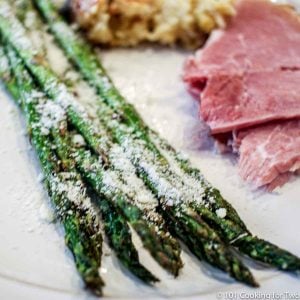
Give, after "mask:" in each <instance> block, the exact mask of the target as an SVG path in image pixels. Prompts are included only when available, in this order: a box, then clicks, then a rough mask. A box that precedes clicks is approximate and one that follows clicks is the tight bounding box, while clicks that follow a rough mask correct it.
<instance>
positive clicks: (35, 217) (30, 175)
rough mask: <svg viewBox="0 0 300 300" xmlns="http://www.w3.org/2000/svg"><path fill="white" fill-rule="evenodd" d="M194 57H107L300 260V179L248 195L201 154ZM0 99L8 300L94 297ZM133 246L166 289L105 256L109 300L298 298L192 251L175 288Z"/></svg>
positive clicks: (254, 219)
mask: <svg viewBox="0 0 300 300" xmlns="http://www.w3.org/2000/svg"><path fill="white" fill-rule="evenodd" d="M296 2H297V3H299V1H296ZM188 55H190V53H185V52H181V51H178V50H170V49H160V48H155V49H154V48H151V49H149V48H139V49H130V50H126V49H119V50H110V51H106V52H103V53H102V54H101V56H102V58H103V61H104V65H105V66H106V68H107V69H108V72H109V73H110V74H111V76H112V78H113V80H114V81H115V83H116V85H117V86H118V87H119V88H120V90H121V91H122V93H123V94H124V95H125V96H126V97H127V98H128V99H129V100H130V101H131V102H132V103H134V104H135V106H136V107H137V109H138V110H139V111H140V113H141V114H142V116H143V117H144V119H145V120H146V122H147V123H148V124H149V125H150V126H151V127H152V128H154V129H156V130H158V131H159V132H160V133H161V135H162V136H164V137H166V138H167V139H168V140H169V141H170V143H172V144H173V145H174V146H176V148H178V149H181V150H183V151H184V152H185V153H187V154H188V155H189V156H190V158H191V160H192V161H193V163H194V165H196V166H198V167H200V168H201V170H202V171H203V173H204V174H205V176H206V177H207V179H208V180H209V181H211V183H212V184H213V185H215V186H216V187H218V188H219V189H220V190H221V192H222V193H223V195H224V196H225V197H226V198H227V199H229V201H230V202H231V203H232V204H233V205H234V207H235V208H236V209H237V210H238V212H239V213H240V215H241V217H242V218H243V219H244V220H245V222H246V224H248V226H249V228H250V230H251V231H253V232H254V233H255V234H257V235H259V236H260V237H262V238H266V239H268V240H270V241H272V242H274V243H276V244H278V245H280V246H282V247H284V248H286V249H288V250H290V251H292V252H293V253H295V254H298V255H300V239H299V238H298V232H299V228H300V218H299V213H300V201H299V194H300V178H299V177H298V178H295V179H294V180H293V181H292V182H290V183H288V184H286V185H285V186H284V187H283V188H282V189H280V190H278V191H276V192H274V193H272V194H270V193H264V192H261V191H251V189H250V188H249V186H247V185H246V184H244V183H243V182H242V181H241V180H240V178H239V176H238V174H237V168H236V165H235V159H234V157H224V156H220V155H218V154H215V153H213V152H212V151H211V150H204V149H200V148H201V147H200V145H201V131H202V129H203V128H202V126H201V124H200V123H199V120H198V117H197V110H198V108H197V104H196V103H195V101H194V100H193V99H192V98H191V97H190V96H189V95H188V93H187V92H186V91H185V88H184V86H183V84H182V82H181V79H180V74H181V68H182V64H183V62H184V59H185V58H186V57H187V56H188ZM0 99H1V100H0V101H1V110H0V166H1V167H0V241H1V242H0V245H1V246H0V293H1V298H2V299H20V298H21V297H22V299H31V300H35V299H88V298H90V297H91V298H92V296H89V295H88V294H87V293H85V292H84V291H83V289H82V283H81V281H80V279H79V278H78V276H77V273H76V270H75V268H74V266H73V260H72V257H71V255H70V254H69V252H68V251H67V250H66V247H65V245H64V241H63V238H62V232H61V229H60V226H59V225H55V224H53V222H52V216H51V208H50V205H49V201H48V199H47V196H46V195H45V194H44V192H43V189H42V185H41V183H40V175H39V174H40V170H39V167H38V164H37V162H36V160H35V155H34V152H33V151H32V150H31V149H30V144H29V143H28V141H27V137H26V135H25V130H24V122H23V120H22V118H21V116H20V113H19V111H18V109H17V107H16V106H15V105H14V103H13V101H12V100H11V99H10V98H9V97H8V96H7V95H6V94H5V92H4V91H1V93H0ZM135 243H136V245H137V247H138V248H139V252H140V256H141V260H142V262H143V263H144V264H145V265H146V266H147V267H148V268H149V269H151V270H152V271H153V272H155V273H156V274H158V276H159V278H161V282H160V283H159V284H157V285H156V286H155V287H154V288H150V287H147V286H144V285H143V284H141V283H140V282H138V281H136V280H135V279H134V278H132V277H131V276H130V274H128V273H127V272H126V271H124V269H123V268H122V267H121V266H120V265H119V263H118V262H117V260H116V258H115V257H114V255H113V254H112V253H111V252H110V251H109V249H108V248H107V247H105V249H104V250H105V255H104V258H103V266H102V268H101V272H102V276H103V278H104V280H105V281H106V283H107V285H106V288H105V290H104V293H105V295H106V296H107V297H109V298H128V299H133V298H137V299H139V298H140V297H141V296H143V297H145V298H157V299H158V298H164V297H169V298H173V297H174V298H188V297H189V298H191V299H236V298H234V297H235V296H236V295H239V296H240V298H242V299H251V298H250V297H251V296H254V295H255V293H257V295H258V294H259V293H261V294H263V293H276V295H275V297H276V296H278V297H280V298H278V297H277V298H275V297H273V298H274V299H291V297H292V296H293V295H296V296H297V297H298V298H297V297H296V298H294V299H300V288H299V286H300V284H299V278H296V277H294V276H291V275H287V274H283V273H279V272H276V271H273V270H266V269H262V268H258V267H254V266H253V268H252V270H253V273H254V275H255V276H256V277H257V280H258V282H259V283H260V284H261V288H259V289H256V290H253V289H250V288H246V287H244V286H242V285H240V284H237V283H235V282H232V281H231V280H229V279H228V278H227V277H224V276H223V275H222V274H220V273H218V272H215V271H212V270H211V269H210V268H209V267H207V266H205V265H204V264H201V263H199V262H198V261H197V260H196V259H195V258H194V257H192V255H190V253H188V251H186V249H185V250H184V253H183V260H184V263H185V266H184V268H183V270H182V272H181V274H180V275H179V277H178V278H177V279H173V278H172V277H171V276H169V275H168V274H166V273H165V272H164V271H163V270H162V269H160V268H159V267H158V265H157V264H156V263H155V262H154V261H153V260H152V258H151V257H150V256H149V254H148V253H147V252H146V251H144V250H143V248H142V246H141V243H140V241H139V240H138V238H135ZM249 263H250V262H249ZM250 266H252V265H250ZM214 277H216V278H214ZM229 292H236V293H237V294H230V293H229ZM288 293H291V294H288ZM258 296H259V295H258ZM256 299H258V298H256Z"/></svg>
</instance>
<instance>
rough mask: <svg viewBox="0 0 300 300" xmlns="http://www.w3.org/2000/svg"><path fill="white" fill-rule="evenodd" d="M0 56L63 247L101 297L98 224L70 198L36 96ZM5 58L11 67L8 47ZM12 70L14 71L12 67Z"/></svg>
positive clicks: (70, 180) (72, 181) (72, 182)
mask: <svg viewBox="0 0 300 300" xmlns="http://www.w3.org/2000/svg"><path fill="white" fill-rule="evenodd" d="M0 52H1V53H0V57H1V63H0V65H1V78H2V79H3V80H4V82H5V84H6V86H7V87H8V89H9V91H11V93H12V95H13V97H14V99H15V100H16V102H17V103H18V104H19V105H20V107H21V108H22V110H23V112H24V114H25V116H26V120H27V126H28V132H29V134H30V137H31V141H32V143H33V145H34V147H35V150H36V152H37V154H38V158H39V161H40V163H41V167H42V170H43V173H44V175H45V186H46V188H47V191H48V194H49V196H50V198H51V200H52V204H53V206H54V209H55V211H56V214H57V216H58V218H59V219H60V221H61V223H62V225H63V226H64V229H65V241H66V244H67V246H68V248H69V249H70V251H71V252H72V254H73V257H74V260H75V263H76V267H77V270H78V272H79V274H80V276H81V278H82V279H83V281H84V283H85V286H86V287H87V288H88V289H90V290H91V291H92V292H93V293H95V294H96V295H102V287H103V285H104V282H103V280H102V279H101V277H100V275H99V271H98V269H99V267H100V265H101V256H102V236H101V233H100V225H99V221H98V219H97V217H96V215H95V214H94V213H93V211H92V210H91V208H85V207H84V206H82V205H81V204H80V203H77V202H75V201H74V200H73V199H71V198H70V196H69V194H68V193H69V192H70V191H71V190H72V189H75V186H78V182H77V180H78V178H76V176H75V175H74V174H72V173H69V174H68V175H69V176H68V177H67V176H66V175H67V173H64V172H61V168H60V161H59V160H58V158H57V156H56V155H55V154H54V152H53V150H52V144H51V141H50V140H49V138H48V137H47V136H45V135H43V134H42V129H41V126H40V123H39V115H38V113H37V112H36V110H35V108H34V107H35V102H37V101H38V100H37V99H36V97H37V95H38V94H37V93H35V92H34V91H32V90H31V89H30V87H29V86H28V85H27V84H26V83H24V82H23V77H22V74H21V73H19V72H17V73H14V74H13V75H12V76H11V74H10V70H9V69H10V67H9V65H8V61H7V59H6V57H5V56H4V51H3V48H2V47H1V48H0ZM7 55H9V57H10V63H11V64H12V65H14V63H13V62H14V54H13V52H12V50H11V49H10V48H8V47H7ZM14 67H16V68H17V66H15V65H14ZM10 77H11V78H10ZM82 197H83V198H84V201H85V203H88V202H89V199H88V198H87V197H86V196H85V195H84V194H83V195H82Z"/></svg>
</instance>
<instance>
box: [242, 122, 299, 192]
mask: <svg viewBox="0 0 300 300" xmlns="http://www.w3.org/2000/svg"><path fill="white" fill-rule="evenodd" d="M236 139H237V141H238V143H237V146H238V147H239V153H240V159H239V171H240V174H241V176H242V178H243V179H244V180H246V181H248V182H250V183H252V184H253V185H254V186H256V187H261V186H266V187H267V188H268V190H273V189H274V188H276V187H277V186H282V185H283V184H285V183H286V182H287V181H288V180H289V178H290V177H291V175H292V174H294V173H296V172H299V170H300V120H292V121H285V122H278V123H277V124H269V125H264V126H259V127H257V128H253V129H249V130H244V131H241V132H239V133H238V134H237V137H236Z"/></svg>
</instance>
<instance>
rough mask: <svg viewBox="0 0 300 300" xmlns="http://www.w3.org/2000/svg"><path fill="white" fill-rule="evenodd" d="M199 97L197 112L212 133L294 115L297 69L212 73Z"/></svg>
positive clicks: (297, 111) (299, 88) (299, 83)
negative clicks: (226, 73) (234, 73)
mask: <svg viewBox="0 0 300 300" xmlns="http://www.w3.org/2000/svg"><path fill="white" fill-rule="evenodd" d="M299 56H300V55H299ZM201 99H202V100H201V106H200V107H201V108H200V111H201V115H202V118H203V119H204V120H205V122H207V124H208V125H209V127H210V129H211V132H212V134H217V133H224V132H228V131H232V130H237V129H241V128H245V127H249V126H253V125H257V124H261V123H265V122H269V121H272V120H283V119H291V118H297V117H300V70H299V71H289V70H285V71H273V72H265V71H261V72H248V73H245V74H244V76H237V75H231V76H230V75H214V76H212V77H211V78H210V79H209V80H208V81H207V84H206V88H205V89H204V91H203V93H202V95H201Z"/></svg>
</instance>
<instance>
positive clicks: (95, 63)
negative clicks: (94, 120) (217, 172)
mask: <svg viewBox="0 0 300 300" xmlns="http://www.w3.org/2000/svg"><path fill="white" fill-rule="evenodd" d="M34 2H35V3H36V5H37V7H38V8H39V10H40V12H41V13H42V15H43V17H44V19H45V20H46V22H47V23H48V24H49V27H50V31H51V32H52V33H53V34H54V35H55V37H56V39H57V41H58V43H59V44H60V45H61V47H62V48H63V49H64V51H65V53H66V55H67V56H68V57H69V59H70V60H71V61H72V62H73V63H74V64H75V66H76V67H77V68H78V70H79V71H80V72H81V73H82V75H83V76H84V78H85V79H86V80H87V81H88V82H89V83H90V84H91V86H93V87H95V88H96V90H97V92H98V93H99V95H100V96H101V98H99V101H100V102H101V105H103V103H107V104H108V105H110V107H112V108H113V109H114V111H115V113H116V111H119V112H120V113H119V115H120V119H122V121H124V119H125V122H126V124H127V125H128V126H130V128H132V129H133V130H134V132H135V133H138V135H139V138H140V139H143V140H144V141H145V142H146V143H149V141H153V142H154V144H155V146H156V147H157V148H158V149H157V150H158V151H156V150H153V149H154V147H152V150H153V151H154V152H155V153H156V154H157V153H159V152H161V151H162V150H163V151H165V152H166V153H167V154H168V155H169V156H170V157H171V158H172V159H173V160H174V161H175V162H177V165H178V166H179V168H181V170H182V171H183V172H184V173H185V174H186V175H187V176H191V177H193V178H194V179H195V180H197V181H198V183H199V185H200V186H203V187H204V188H205V193H204V194H205V198H207V199H211V200H212V201H210V206H211V207H213V209H214V210H217V209H220V208H225V209H226V211H227V215H226V219H225V220H220V219H217V218H216V217H215V216H214V215H212V214H211V213H210V212H209V211H208V210H206V212H207V214H206V218H207V219H208V220H210V221H211V223H212V224H214V225H218V224H219V225H218V226H217V227H218V228H222V234H223V235H224V236H225V238H226V239H227V240H228V241H231V242H232V241H234V240H236V239H238V240H236V241H235V242H232V244H233V245H235V246H237V247H238V248H239V249H240V250H241V251H242V252H244V253H245V254H248V255H249V256H250V257H252V258H254V259H257V260H260V261H263V262H266V263H268V264H271V265H273V266H276V267H278V268H280V269H286V270H292V271H293V270H296V269H299V259H298V258H296V257H295V256H293V255H292V254H291V253H289V252H287V251H284V250H282V249H280V248H278V247H276V246H275V245H273V244H270V243H269V242H267V241H263V240H261V239H258V238H256V237H254V236H252V235H251V234H250V232H249V231H248V229H247V228H246V226H245V224H244V222H243V221H242V220H241V219H240V217H239V216H238V214H237V212H236V211H235V209H234V208H233V207H232V206H231V205H230V204H229V203H228V202H227V201H226V200H225V199H224V198H223V197H222V196H221V194H220V192H219V191H218V190H217V189H215V188H213V187H212V186H211V185H210V184H209V183H208V182H207V181H206V180H204V178H203V176H202V174H201V172H200V171H199V170H198V169H196V168H193V167H192V166H191V164H190V162H189V161H188V160H186V159H184V158H183V157H182V155H181V154H180V153H177V152H176V150H175V149H173V148H172V147H171V146H170V145H169V144H168V143H167V142H166V141H165V140H163V139H161V138H160V137H159V135H158V134H157V133H156V132H154V131H152V130H150V129H149V128H148V127H147V125H146V124H145V123H144V122H143V121H142V119H141V117H140V116H139V114H138V113H137V112H136V110H135V109H134V107H133V106H131V105H130V104H128V103H127V102H126V100H125V99H124V98H123V97H122V96H121V95H120V93H119V92H118V90H117V89H116V88H115V87H114V85H113V83H112V81H111V80H110V78H109V77H108V76H107V74H106V72H105V70H104V68H103V67H102V65H101V63H100V61H99V59H98V57H97V56H96V55H95V54H94V52H93V50H92V49H91V48H90V47H89V46H88V45H87V44H86V43H85V42H84V41H83V40H82V39H80V37H78V36H76V34H75V33H74V32H73V31H72V29H71V28H69V27H68V26H67V25H66V24H64V22H63V21H62V19H61V18H60V17H59V16H58V14H57V12H56V11H55V9H54V7H53V6H52V5H51V2H50V1H49V0H47V1H42V0H34ZM195 209H196V210H197V211H198V212H199V213H201V212H202V213H201V214H202V215H204V213H203V212H204V211H205V209H204V208H203V207H200V206H198V207H195ZM208 215H209V217H208ZM212 219H213V220H214V221H213V222H212ZM220 224H221V227H220ZM230 226H232V227H230ZM230 228H234V229H233V230H230ZM241 236H243V238H239V237H241ZM238 241H239V242H238ZM247 245H248V247H247ZM255 247H257V249H254V248H255ZM250 249H252V250H250ZM263 249H264V250H265V249H268V251H263ZM280 257H283V261H282V260H281V259H279V258H280ZM283 267H284V268H283Z"/></svg>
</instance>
